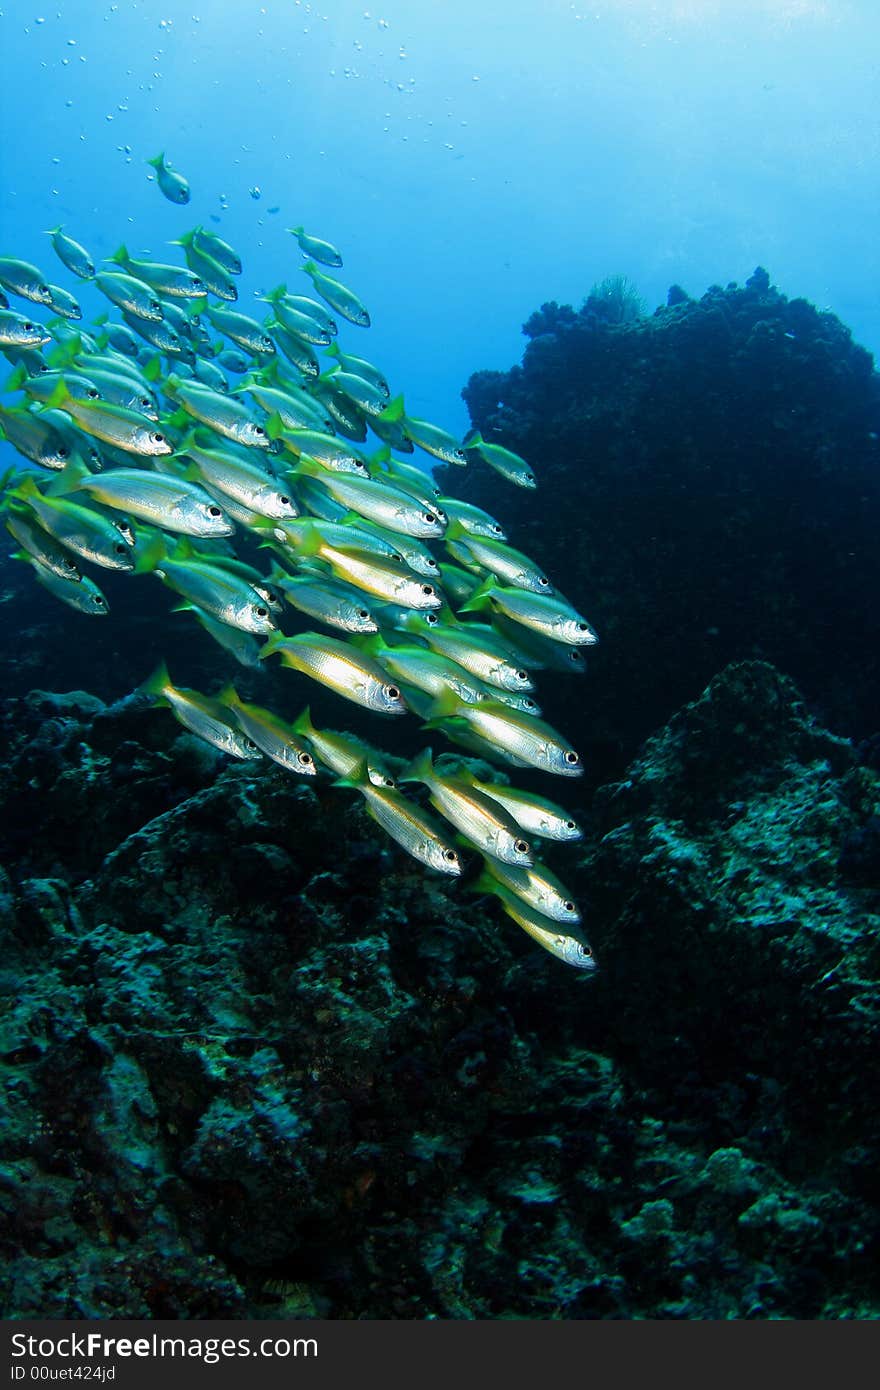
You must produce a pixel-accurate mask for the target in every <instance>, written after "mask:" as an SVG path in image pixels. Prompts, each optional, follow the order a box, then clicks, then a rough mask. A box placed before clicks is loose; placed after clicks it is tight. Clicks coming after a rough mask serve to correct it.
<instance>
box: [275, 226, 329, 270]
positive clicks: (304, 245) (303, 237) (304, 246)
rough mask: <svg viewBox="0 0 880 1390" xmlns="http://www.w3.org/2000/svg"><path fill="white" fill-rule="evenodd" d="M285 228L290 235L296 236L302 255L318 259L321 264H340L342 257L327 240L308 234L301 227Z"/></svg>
mask: <svg viewBox="0 0 880 1390" xmlns="http://www.w3.org/2000/svg"><path fill="white" fill-rule="evenodd" d="M287 230H288V231H289V232H290V234H291V236H295V237H296V239H297V242H298V244H299V249H300V251H302V253H303V255H304V256H310V257H311V258H312V260H314V261H320V262H321V264H322V265H329V266H335V267H339V266H341V265H342V257H341V256H340V254H339V252H338V251H337V250H336V247H335V246H333V245H331V243H330V242H329V241H322V240H321V238H320V237H317V236H309V234H308V232H306V231H304V230H303V228H302V227H288V228H287Z"/></svg>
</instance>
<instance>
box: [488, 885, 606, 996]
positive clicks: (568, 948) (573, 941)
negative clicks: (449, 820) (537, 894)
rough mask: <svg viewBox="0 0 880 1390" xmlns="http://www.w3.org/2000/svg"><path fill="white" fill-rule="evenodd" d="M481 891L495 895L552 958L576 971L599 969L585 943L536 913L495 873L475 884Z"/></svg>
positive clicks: (511, 916)
mask: <svg viewBox="0 0 880 1390" xmlns="http://www.w3.org/2000/svg"><path fill="white" fill-rule="evenodd" d="M473 886H474V888H475V889H476V890H477V891H478V892H483V893H492V894H494V896H495V897H497V898H498V900H499V902H500V903H501V906H502V907H503V908H504V911H505V912H506V913H507V915H508V917H510V918H512V919H513V921H514V922H516V923H517V925H518V926H520V927H522V929H523V931H525V932H528V934H529V936H530V937H531V938H532V940H533V941H537V943H538V945H539V946H543V947H544V950H545V951H549V952H550V954H551V956H556V958H557V960H561V961H563V962H564V963H565V964H566V965H571V966H574V968H575V969H576V970H583V971H586V972H588V973H592V971H594V970H595V969H596V961H595V958H594V956H593V952H592V950H591V949H590V947H589V946H588V945H587V943H586V942H585V941H582V940H581V939H580V938H579V937H577V936H575V935H573V934H572V933H570V932H566V931H563V930H562V928H561V926H560V925H559V923H557V922H554V921H552V920H551V919H550V918H547V917H544V916H543V915H542V914H541V913H540V912H537V911H535V909H534V908H532V907H530V906H529V905H528V904H527V903H524V902H523V901H522V899H521V898H518V897H517V896H516V894H515V893H512V892H511V891H510V889H509V888H505V886H504V884H502V883H499V882H498V880H497V879H496V878H494V877H493V876H492V874H490V873H488V872H486V873H484V874H481V875H480V877H479V878H478V879H477V880H476V882H475V884H474V885H473Z"/></svg>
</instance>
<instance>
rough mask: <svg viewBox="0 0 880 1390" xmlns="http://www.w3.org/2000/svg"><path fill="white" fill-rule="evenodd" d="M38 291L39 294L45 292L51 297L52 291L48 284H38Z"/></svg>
mask: <svg viewBox="0 0 880 1390" xmlns="http://www.w3.org/2000/svg"><path fill="white" fill-rule="evenodd" d="M39 293H40V294H47V295H48V296H49V298H50V299H51V298H52V291H51V290H50V289H49V286H48V285H40V287H39Z"/></svg>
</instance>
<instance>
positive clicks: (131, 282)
mask: <svg viewBox="0 0 880 1390" xmlns="http://www.w3.org/2000/svg"><path fill="white" fill-rule="evenodd" d="M95 284H96V285H97V286H98V289H99V290H100V291H101V293H102V294H103V295H106V297H107V298H108V299H109V300H110V302H111V304H115V305H116V306H117V308H119V309H124V310H125V312H126V313H127V314H130V315H131V316H132V317H133V318H136V319H146V321H147V322H148V323H161V321H162V305H161V303H160V302H159V300H158V299H157V298H156V293H155V291H154V290H153V289H151V287H150V286H149V285H146V284H144V282H143V280H138V279H136V278H135V276H133V275H124V274H122V272H121V271H116V270H100V271H98V274H97V275H96V276H95Z"/></svg>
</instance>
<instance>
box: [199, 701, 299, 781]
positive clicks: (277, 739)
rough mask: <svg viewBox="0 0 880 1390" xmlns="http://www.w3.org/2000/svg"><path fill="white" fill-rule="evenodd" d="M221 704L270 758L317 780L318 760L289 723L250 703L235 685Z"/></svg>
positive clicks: (288, 769)
mask: <svg viewBox="0 0 880 1390" xmlns="http://www.w3.org/2000/svg"><path fill="white" fill-rule="evenodd" d="M217 700H218V701H219V703H220V704H221V705H224V706H225V707H226V708H227V709H228V710H230V711H231V713H232V717H233V718H234V719H235V722H236V723H237V724H238V727H239V728H240V729H241V732H242V733H243V734H244V735H245V736H246V737H247V738H249V739H250V741H251V743H253V744H254V745H255V746H256V747H257V748H259V749H260V751H261V752H262V753H265V754H266V757H267V758H271V759H272V761H273V762H276V763H278V765H279V766H280V767H283V768H284V770H285V771H286V772H298V773H299V774H300V776H302V777H314V775H315V772H316V770H317V769H316V767H315V759H314V758H313V756H312V754H311V753H310V751H309V749H308V748H306V747H305V745H304V744H303V743H302V742H301V741H300V739H298V738H297V736H296V734H295V733H294V731H293V729H292V728H291V726H290V725H289V724H288V723H286V721H285V720H283V719H280V718H279V717H278V715H277V714H273V713H272V711H271V710H268V709H263V707H262V706H261V705H251V704H248V703H246V701H244V700H242V699H241V698H240V696H239V694H238V692H237V691H236V689H235V687H234V686H231V685H228V686H227V687H226V688H225V690H221V692H220V694H219V695H218V696H217Z"/></svg>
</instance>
